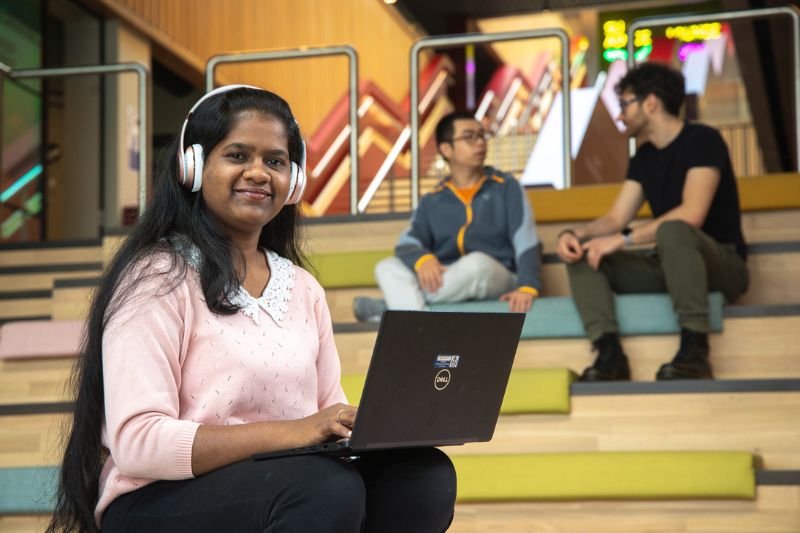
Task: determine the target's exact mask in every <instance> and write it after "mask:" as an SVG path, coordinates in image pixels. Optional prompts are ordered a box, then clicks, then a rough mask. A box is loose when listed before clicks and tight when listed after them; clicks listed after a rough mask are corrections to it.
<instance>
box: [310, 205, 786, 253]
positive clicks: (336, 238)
mask: <svg viewBox="0 0 800 533" xmlns="http://www.w3.org/2000/svg"><path fill="white" fill-rule="evenodd" d="M408 220H409V214H408V213H404V214H395V215H380V216H374V217H373V216H361V217H356V218H351V217H332V218H331V219H316V220H306V222H305V223H304V225H303V228H304V230H305V232H306V235H307V236H308V244H309V246H310V248H311V249H312V250H313V251H314V252H315V253H326V252H343V251H353V250H392V249H393V248H394V246H395V244H397V239H398V238H399V237H400V234H401V233H402V232H403V230H405V229H406V227H408ZM582 224H585V222H584V221H572V222H551V223H539V224H537V226H536V228H537V231H538V233H539V239H540V240H541V241H542V244H543V245H544V250H545V252H548V253H552V252H555V249H556V240H557V236H558V233H559V232H560V231H561V230H563V229H564V228H569V227H574V226H580V225H582ZM742 231H743V232H744V236H745V240H746V241H747V242H748V243H751V244H752V243H759V242H777V241H800V209H784V210H777V211H753V212H748V213H743V214H742Z"/></svg>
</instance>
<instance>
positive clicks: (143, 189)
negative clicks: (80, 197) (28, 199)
mask: <svg viewBox="0 0 800 533" xmlns="http://www.w3.org/2000/svg"><path fill="white" fill-rule="evenodd" d="M0 70H2V71H3V72H4V74H5V75H7V76H8V77H10V78H12V79H30V78H55V77H65V76H87V75H91V74H122V73H125V72H134V73H136V74H137V77H138V78H139V172H138V174H139V217H140V218H141V216H142V214H143V213H144V208H145V205H146V204H147V140H148V139H147V128H148V124H149V121H148V119H147V115H148V107H147V101H148V99H149V95H150V92H149V87H150V85H149V83H148V82H149V79H150V71H149V70H148V68H147V67H146V66H144V65H142V64H141V63H136V62H132V63H116V64H113V65H86V66H81V67H62V68H31V69H19V70H17V69H14V68H12V67H9V66H8V65H2V64H0ZM0 105H2V101H0ZM1 151H2V147H0V152H1Z"/></svg>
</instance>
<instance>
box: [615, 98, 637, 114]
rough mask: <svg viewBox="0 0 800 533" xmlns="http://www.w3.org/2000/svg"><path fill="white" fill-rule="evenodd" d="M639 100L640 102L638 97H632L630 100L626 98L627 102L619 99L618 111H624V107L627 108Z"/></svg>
mask: <svg viewBox="0 0 800 533" xmlns="http://www.w3.org/2000/svg"><path fill="white" fill-rule="evenodd" d="M640 100H641V98H639V97H638V96H633V97H631V98H628V99H627V100H623V99H622V98H620V99H619V109H620V111H625V108H626V107H628V106H629V105H631V104H632V103H634V102H638V101H640Z"/></svg>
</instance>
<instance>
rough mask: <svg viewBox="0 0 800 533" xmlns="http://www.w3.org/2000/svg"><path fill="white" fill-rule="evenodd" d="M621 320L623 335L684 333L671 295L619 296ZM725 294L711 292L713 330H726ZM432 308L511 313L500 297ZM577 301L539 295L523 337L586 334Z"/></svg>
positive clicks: (434, 309)
mask: <svg viewBox="0 0 800 533" xmlns="http://www.w3.org/2000/svg"><path fill="white" fill-rule="evenodd" d="M615 300H616V309H617V319H618V321H619V328H620V333H621V334H622V335H663V334H670V333H678V332H680V326H679V325H678V320H677V317H676V316H675V311H673V309H672V300H671V299H670V297H669V295H668V294H662V293H658V294H651V293H647V294H621V295H617V296H615ZM723 303H724V298H723V296H722V294H721V293H718V292H714V293H711V294H709V295H708V310H709V322H710V326H711V331H716V332H719V331H722V306H723ZM430 308H431V310H432V311H450V312H453V311H461V312H470V311H480V312H507V311H508V303H507V302H501V301H498V300H482V301H472V302H460V303H454V304H437V305H431V306H430ZM585 336H586V332H585V331H584V329H583V323H582V322H581V318H580V316H579V315H578V310H577V309H575V302H573V300H572V298H570V297H567V296H557V297H546V298H537V299H536V300H535V301H534V303H533V308H532V309H531V310H530V311H529V312H528V314H527V317H526V318H525V325H524V326H523V327H522V338H523V339H542V338H567V337H585Z"/></svg>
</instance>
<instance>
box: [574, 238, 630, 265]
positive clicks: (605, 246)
mask: <svg viewBox="0 0 800 533" xmlns="http://www.w3.org/2000/svg"><path fill="white" fill-rule="evenodd" d="M624 246H625V239H624V238H623V237H622V234H621V233H616V234H614V235H606V236H605V237H595V238H594V239H592V240H590V241H588V242H585V243H583V251H584V252H585V253H586V261H587V262H588V263H589V266H590V267H592V269H594V270H597V269H598V268H600V261H602V260H603V257H605V256H607V255H611V254H613V253H614V252H616V251H617V250H619V249H621V248H622V247H624Z"/></svg>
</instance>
